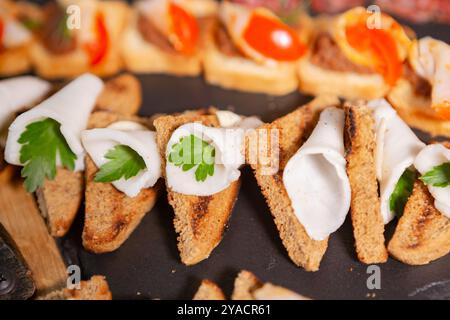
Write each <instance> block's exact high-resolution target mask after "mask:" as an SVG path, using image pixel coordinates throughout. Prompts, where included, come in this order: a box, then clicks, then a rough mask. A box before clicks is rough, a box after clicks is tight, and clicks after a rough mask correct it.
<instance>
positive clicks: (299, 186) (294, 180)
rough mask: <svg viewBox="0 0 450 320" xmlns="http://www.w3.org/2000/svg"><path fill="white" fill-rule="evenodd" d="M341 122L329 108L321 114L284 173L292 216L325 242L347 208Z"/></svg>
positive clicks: (339, 114) (341, 113) (336, 111)
mask: <svg viewBox="0 0 450 320" xmlns="http://www.w3.org/2000/svg"><path fill="white" fill-rule="evenodd" d="M344 122H345V114H344V111H343V110H340V109H337V108H334V107H330V108H327V109H325V110H324V111H322V113H321V115H320V119H319V122H318V123H317V126H316V127H315V129H314V131H313V132H312V134H311V136H310V137H309V139H308V140H307V141H306V142H305V143H304V144H303V145H302V146H301V147H300V149H299V150H298V151H297V153H296V154H295V155H294V156H293V157H292V158H291V159H290V160H289V161H288V163H287V165H286V167H285V169H284V172H283V182H284V186H285V188H286V191H287V193H288V196H289V198H290V200H291V203H292V208H293V209H294V212H295V215H296V216H297V218H298V220H299V221H300V223H301V224H302V225H303V226H304V227H305V230H306V232H307V233H308V235H309V236H310V237H311V238H312V239H314V240H323V239H326V238H327V237H328V236H329V235H330V234H331V233H332V232H334V231H336V230H337V229H338V228H339V227H340V226H341V225H342V224H343V223H344V221H345V217H346V216H347V213H348V210H349V208H350V196H351V194H350V182H349V180H348V177H347V173H346V160H345V158H344V152H345V150H344Z"/></svg>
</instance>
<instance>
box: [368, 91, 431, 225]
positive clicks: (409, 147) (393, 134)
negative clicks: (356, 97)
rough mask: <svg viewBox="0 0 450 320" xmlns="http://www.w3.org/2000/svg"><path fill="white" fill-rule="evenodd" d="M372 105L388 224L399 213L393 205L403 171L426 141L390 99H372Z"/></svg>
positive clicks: (381, 184)
mask: <svg viewBox="0 0 450 320" xmlns="http://www.w3.org/2000/svg"><path fill="white" fill-rule="evenodd" d="M368 106H369V108H371V109H372V110H373V115H374V118H375V126H376V144H377V147H376V149H375V163H376V165H377V170H376V172H377V178H378V182H379V184H380V202H381V203H380V206H381V208H380V210H381V215H382V216H383V220H384V223H385V224H386V223H389V222H390V221H391V220H392V219H393V218H394V217H395V213H394V212H393V211H391V209H390V203H389V202H390V197H391V194H392V192H393V191H394V189H395V186H396V185H397V182H398V180H399V179H400V177H401V176H402V174H403V172H405V170H406V169H407V168H409V167H410V166H411V165H412V164H413V163H414V159H415V157H416V155H417V154H418V153H419V151H420V150H421V149H422V148H423V147H424V146H425V144H424V143H423V142H421V141H420V140H419V138H417V136H416V135H415V134H414V132H413V131H412V130H411V128H410V127H408V125H407V124H406V123H405V122H404V121H403V120H402V119H401V118H400V117H399V116H398V115H397V112H396V111H395V110H394V109H393V108H392V107H391V105H390V104H389V103H388V102H387V101H386V100H384V99H377V100H372V101H370V102H369V103H368Z"/></svg>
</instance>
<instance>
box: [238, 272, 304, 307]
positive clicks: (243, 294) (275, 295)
mask: <svg viewBox="0 0 450 320" xmlns="http://www.w3.org/2000/svg"><path fill="white" fill-rule="evenodd" d="M231 299H232V300H309V299H308V298H306V297H304V296H301V295H299V294H297V293H295V292H293V291H291V290H289V289H286V288H283V287H280V286H276V285H273V284H271V283H262V282H261V281H260V280H259V279H258V278H257V277H256V276H255V275H254V274H253V273H251V272H250V271H246V270H242V271H241V272H239V274H238V276H237V277H236V279H235V280H234V290H233V294H232V296H231Z"/></svg>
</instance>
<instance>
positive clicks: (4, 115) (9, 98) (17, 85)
mask: <svg viewBox="0 0 450 320" xmlns="http://www.w3.org/2000/svg"><path fill="white" fill-rule="evenodd" d="M50 89H51V85H50V83H49V82H47V81H44V80H41V79H39V78H37V77H32V76H22V77H16V78H10V79H6V80H1V81H0V130H1V129H3V127H4V126H5V125H7V124H8V123H9V121H10V120H12V117H13V116H14V115H15V113H16V112H18V111H21V110H22V109H24V108H28V107H31V105H32V104H33V103H35V102H36V101H38V100H39V99H41V98H43V97H44V96H45V95H46V94H47V93H48V92H49V91H50Z"/></svg>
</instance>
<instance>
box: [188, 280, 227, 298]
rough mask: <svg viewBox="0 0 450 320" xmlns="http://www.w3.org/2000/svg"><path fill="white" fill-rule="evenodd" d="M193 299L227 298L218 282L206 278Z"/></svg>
mask: <svg viewBox="0 0 450 320" xmlns="http://www.w3.org/2000/svg"><path fill="white" fill-rule="evenodd" d="M192 300H225V295H224V294H223V292H222V289H220V287H219V286H218V285H217V284H215V283H214V282H212V281H210V280H208V279H205V280H203V281H202V283H201V285H200V287H199V288H198V290H197V292H196V293H195V295H194V298H192Z"/></svg>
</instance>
